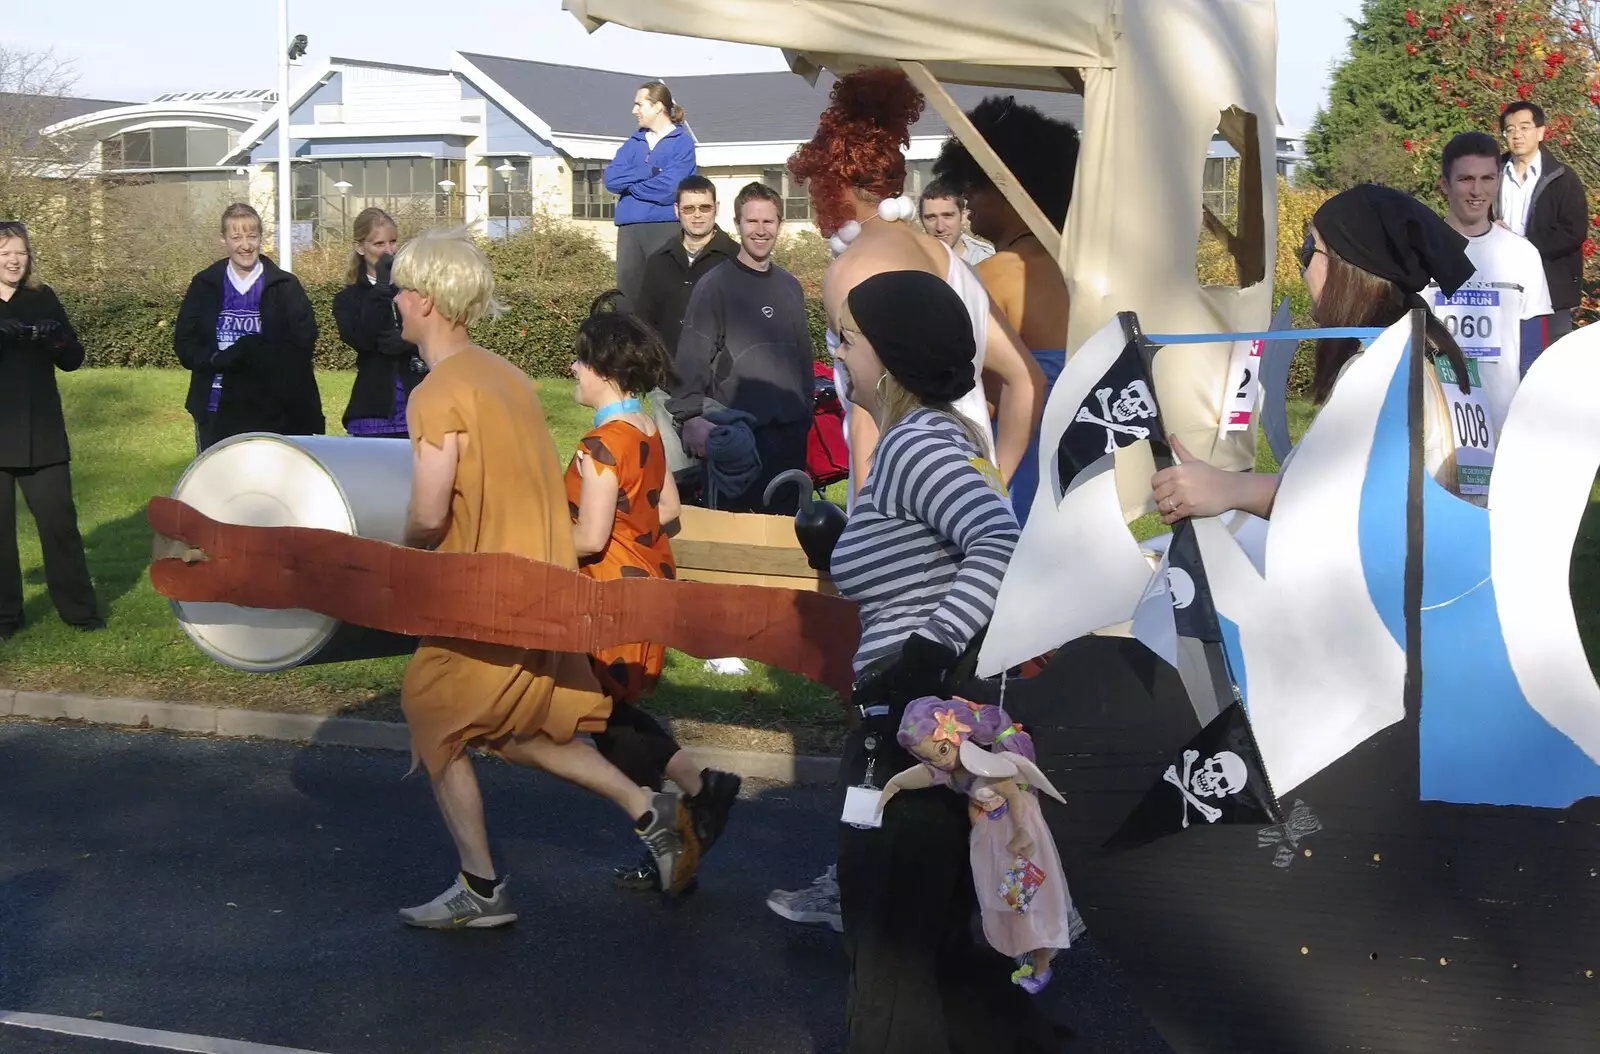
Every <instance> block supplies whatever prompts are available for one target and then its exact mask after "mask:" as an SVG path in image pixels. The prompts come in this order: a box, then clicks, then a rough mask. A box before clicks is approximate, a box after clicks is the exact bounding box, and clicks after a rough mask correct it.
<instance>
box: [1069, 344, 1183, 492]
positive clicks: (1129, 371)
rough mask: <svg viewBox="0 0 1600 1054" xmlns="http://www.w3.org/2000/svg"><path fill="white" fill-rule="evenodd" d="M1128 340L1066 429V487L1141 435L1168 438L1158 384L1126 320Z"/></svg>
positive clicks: (1157, 438) (1141, 436)
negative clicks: (1158, 400)
mask: <svg viewBox="0 0 1600 1054" xmlns="http://www.w3.org/2000/svg"><path fill="white" fill-rule="evenodd" d="M1124 328H1125V329H1126V330H1128V332H1129V336H1128V341H1127V343H1126V344H1125V345H1124V346H1123V349H1122V353H1121V354H1120V355H1118V356H1117V358H1116V361H1115V362H1113V363H1112V364H1111V368H1110V369H1108V370H1106V372H1105V374H1104V375H1103V376H1101V378H1100V380H1099V382H1098V383H1097V384H1095V386H1094V387H1093V388H1091V389H1090V390H1089V395H1088V397H1087V398H1086V399H1084V400H1083V402H1082V403H1081V404H1079V406H1078V412H1077V413H1075V414H1073V416H1072V423H1071V424H1069V425H1068V426H1067V430H1066V431H1065V432H1063V433H1061V444H1060V454H1061V469H1060V471H1061V489H1062V490H1063V491H1065V490H1066V489H1067V488H1068V487H1070V486H1071V485H1072V481H1073V479H1075V478H1076V477H1077V475H1078V473H1080V472H1082V471H1083V470H1084V469H1086V468H1088V467H1089V466H1090V465H1092V464H1094V463H1095V462H1096V461H1099V460H1100V459H1101V458H1103V457H1105V456H1106V455H1107V454H1111V453H1115V452H1116V450H1117V448H1118V447H1124V446H1131V445H1132V444H1134V443H1137V442H1138V441H1139V440H1141V439H1154V440H1158V441H1162V440H1164V438H1165V437H1164V436H1163V435H1162V432H1161V414H1160V411H1159V410H1157V408H1156V397H1155V389H1154V388H1152V387H1151V385H1150V377H1149V375H1148V373H1147V372H1146V369H1145V361H1144V357H1143V355H1142V354H1141V350H1140V346H1139V341H1138V339H1137V337H1136V336H1135V335H1134V326H1133V324H1132V323H1131V322H1128V321H1125V323H1124Z"/></svg>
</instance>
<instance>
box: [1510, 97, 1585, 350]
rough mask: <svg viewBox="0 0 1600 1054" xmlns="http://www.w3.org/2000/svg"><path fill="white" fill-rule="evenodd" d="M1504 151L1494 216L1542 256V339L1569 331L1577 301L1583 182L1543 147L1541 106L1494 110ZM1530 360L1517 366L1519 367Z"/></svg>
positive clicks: (1551, 340)
mask: <svg viewBox="0 0 1600 1054" xmlns="http://www.w3.org/2000/svg"><path fill="white" fill-rule="evenodd" d="M1500 134H1501V135H1502V136H1504V137H1505V141H1506V153H1504V154H1502V155H1501V157H1500V168H1501V178H1500V196H1499V201H1498V202H1497V207H1496V209H1495V215H1496V218H1498V219H1499V220H1500V222H1501V223H1502V224H1504V225H1505V226H1506V228H1507V229H1509V230H1510V231H1511V233H1512V234H1520V235H1522V236H1523V237H1524V238H1527V239H1528V240H1529V241H1530V242H1532V243H1533V247H1534V248H1535V249H1538V250H1539V256H1540V257H1541V258H1543V260H1544V275H1545V281H1546V283H1547V284H1548V285H1549V287H1550V306H1551V307H1552V308H1553V309H1554V310H1553V312H1552V313H1551V315H1550V330H1549V341H1548V343H1552V344H1553V343H1555V341H1556V340H1558V339H1559V338H1561V337H1563V336H1565V335H1566V334H1568V333H1570V332H1572V309H1573V308H1575V307H1577V306H1578V302H1579V301H1580V300H1582V299H1583V289H1582V285H1581V278H1582V276H1583V242H1584V239H1585V238H1587V237H1588V234H1589V210H1588V207H1587V205H1586V204H1585V198H1584V190H1583V182H1582V181H1581V180H1579V179H1578V174H1577V173H1576V172H1574V171H1573V170H1572V169H1571V168H1569V167H1568V166H1566V165H1563V164H1562V163H1561V162H1559V161H1557V160H1556V159H1555V157H1554V156H1553V155H1552V154H1551V153H1550V151H1548V150H1546V149H1545V148H1544V135H1545V123H1544V110H1542V109H1540V107H1539V106H1538V105H1537V104H1535V103H1531V102H1525V101H1524V102H1514V103H1512V104H1511V105H1510V106H1507V107H1506V108H1505V109H1504V110H1502V111H1501V113H1500ZM1530 364H1531V359H1530V361H1529V362H1525V363H1524V364H1523V366H1524V368H1526V367H1527V366H1528V365H1530Z"/></svg>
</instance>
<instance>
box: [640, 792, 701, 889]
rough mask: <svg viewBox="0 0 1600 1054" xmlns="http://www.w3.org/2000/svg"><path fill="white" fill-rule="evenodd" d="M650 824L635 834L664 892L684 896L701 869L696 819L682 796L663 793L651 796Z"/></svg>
mask: <svg viewBox="0 0 1600 1054" xmlns="http://www.w3.org/2000/svg"><path fill="white" fill-rule="evenodd" d="M650 816H651V818H650V825H649V826H648V827H646V828H645V829H644V830H640V829H638V828H634V832H633V833H634V834H637V835H638V836H639V840H640V841H642V842H644V847H645V848H646V849H648V850H650V856H651V858H652V859H654V860H655V862H656V870H657V871H658V872H659V873H660V875H661V888H662V892H664V893H666V894H667V896H669V897H677V896H682V895H683V894H684V893H686V892H688V889H689V885H690V883H692V882H693V881H694V873H695V871H696V870H698V869H699V867H700V840H699V839H698V838H696V837H695V833H694V820H693V819H692V818H691V817H690V815H689V808H688V806H686V805H684V803H683V796H682V795H680V794H674V793H672V792H670V791H661V792H658V793H656V794H652V795H651V796H650Z"/></svg>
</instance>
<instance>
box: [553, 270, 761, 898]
mask: <svg viewBox="0 0 1600 1054" xmlns="http://www.w3.org/2000/svg"><path fill="white" fill-rule="evenodd" d="M620 296H621V293H620V292H618V291H616V290H612V291H611V292H608V293H604V294H602V295H601V296H600V297H599V298H597V299H596V300H595V302H594V304H593V305H592V306H591V308H590V310H589V317H588V318H587V319H585V320H584V322H583V324H582V325H581V326H580V327H578V337H577V341H576V343H575V346H574V353H575V361H574V362H573V364H572V376H573V377H574V378H575V379H576V380H577V390H576V392H575V393H574V395H575V398H576V399H577V401H578V403H579V404H580V405H582V406H587V407H589V408H591V409H593V410H594V412H595V413H594V426H593V427H592V428H591V429H590V430H589V431H588V433H586V434H585V435H584V437H583V438H582V439H581V440H579V441H578V450H577V453H576V454H575V455H574V456H573V458H572V461H571V463H570V464H568V465H567V474H566V480H565V482H566V492H567V512H568V513H569V514H570V515H571V517H572V542H573V548H574V549H575V550H576V551H577V555H578V569H579V570H580V571H582V572H583V573H584V574H586V575H588V576H589V577H590V578H594V579H598V580H600V581H611V580H614V579H619V578H676V577H677V565H676V564H675V563H674V561H673V558H672V545H671V543H669V542H668V541H667V531H666V524H669V523H672V522H673V521H675V520H676V519H677V518H678V509H679V503H678V487H677V484H676V483H674V482H673V478H672V473H670V472H668V471H667V457H666V452H665V450H664V448H663V447H662V445H661V435H660V433H659V431H658V430H657V428H656V425H655V422H654V420H653V419H652V418H651V416H650V415H649V414H648V413H647V412H645V410H644V407H643V405H642V404H641V402H640V400H639V396H638V393H639V392H647V391H650V390H652V389H655V388H663V387H664V386H665V385H666V383H667V380H668V378H669V377H670V376H671V373H672V359H671V357H670V356H669V355H668V354H667V349H666V348H665V346H663V345H662V343H661V339H660V338H659V337H657V336H656V335H655V333H654V332H652V331H651V329H650V327H649V326H647V325H645V324H644V323H643V322H641V321H639V319H637V318H635V317H634V316H633V315H630V314H624V313H621V312H618V311H615V310H611V308H613V307H614V305H615V301H616V299H617V298H618V297H620ZM665 659H666V649H665V648H664V647H663V646H662V645H660V644H654V643H647V644H624V645H620V646H618V647H615V648H607V649H605V650H604V651H601V652H599V653H597V654H595V655H593V656H591V662H592V664H593V666H594V672H595V676H596V677H597V678H598V679H599V681H600V689H601V691H603V692H605V694H606V695H607V696H609V697H610V698H611V716H610V718H609V719H607V722H606V728H605V731H604V732H600V733H597V734H596V735H595V737H594V739H595V746H597V747H599V749H600V753H601V754H602V755H603V756H604V757H605V758H606V759H607V760H608V761H610V762H611V763H612V764H614V765H616V766H617V767H618V768H619V769H621V770H622V771H623V773H624V774H625V775H626V776H627V777H628V778H629V779H631V780H633V781H634V782H635V783H638V784H639V785H641V786H647V787H650V788H652V789H654V790H656V791H660V790H661V786H662V777H663V776H667V777H670V778H671V779H672V781H673V782H674V783H676V784H677V785H678V786H679V787H681V788H682V789H683V792H684V794H685V795H686V797H685V798H684V804H685V805H687V806H688V808H689V814H690V816H691V817H692V818H693V821H694V828H695V834H696V836H697V839H698V841H699V843H700V852H701V854H702V855H704V853H705V852H706V851H707V850H709V849H710V848H711V845H712V843H714V842H715V841H716V840H717V838H718V837H719V836H720V835H721V834H722V829H723V827H725V826H726V825H727V822H728V812H729V810H730V809H731V808H732V807H733V803H734V802H735V801H736V800H737V799H738V797H739V785H740V780H739V777H738V776H736V775H734V774H733V773H731V772H721V771H718V770H716V769H704V770H702V769H700V768H699V767H698V766H696V765H695V764H694V761H693V759H692V758H690V757H689V755H688V754H686V753H685V752H684V750H683V748H682V747H680V746H679V745H678V744H677V742H676V741H675V740H674V739H673V738H672V736H671V734H669V733H668V732H667V731H666V730H665V729H664V728H662V727H661V725H660V724H659V723H658V722H657V721H656V720H655V718H653V717H651V716H650V715H649V714H647V713H645V712H644V711H643V710H641V709H639V706H638V703H639V699H640V697H641V696H643V695H644V694H645V693H647V692H650V691H652V690H653V689H654V688H655V686H656V681H657V680H658V679H659V678H660V676H661V667H662V665H663V663H664V662H665ZM616 880H617V884H618V885H620V886H623V887H625V888H631V889H659V888H660V885H661V876H660V872H659V869H658V868H657V865H656V861H655V857H654V856H652V855H651V854H650V853H649V852H646V853H645V854H644V856H643V858H642V859H641V860H640V861H639V862H638V863H637V864H635V865H632V866H629V867H625V868H618V869H617V871H616Z"/></svg>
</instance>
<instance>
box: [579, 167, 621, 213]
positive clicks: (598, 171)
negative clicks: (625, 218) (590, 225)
mask: <svg viewBox="0 0 1600 1054" xmlns="http://www.w3.org/2000/svg"><path fill="white" fill-rule="evenodd" d="M604 176H605V166H604V165H602V164H600V162H598V161H574V162H573V163H572V216H573V218H574V219H580V220H609V219H611V218H613V217H614V216H615V215H616V208H617V196H616V195H615V194H613V193H611V191H609V190H607V189H606V184H605V178H604Z"/></svg>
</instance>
